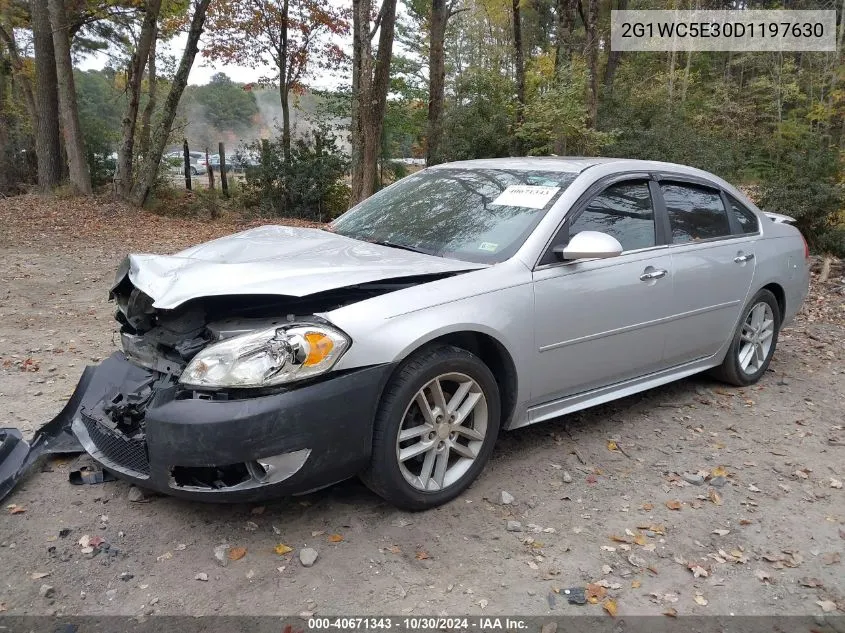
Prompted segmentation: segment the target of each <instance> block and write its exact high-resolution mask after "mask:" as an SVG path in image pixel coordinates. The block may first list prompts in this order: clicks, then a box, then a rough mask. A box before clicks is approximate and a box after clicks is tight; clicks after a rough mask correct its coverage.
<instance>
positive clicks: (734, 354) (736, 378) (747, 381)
mask: <svg viewBox="0 0 845 633" xmlns="http://www.w3.org/2000/svg"><path fill="white" fill-rule="evenodd" d="M760 303H766V304H768V306H769V308H771V310H772V315H773V317H774V333H773V334H772V344H771V346H770V347H769V351H768V353H767V354H766V357H765V360H764V361H763V364H762V365H761V366H760V367H759V368H758V369H757V370H756V371H755V372H753V373H747V372H745V371H744V370H743V369H742V367H741V365H740V362H739V350H740V345H741V343H742V341H741V340H740V339H741V335H742V329H743V326H744V325H745V322H746V319H748V315H749V314H750V313H751V310H752V309H753V308H754V306H756V305H758V304H760ZM781 318H782V317H781V314H780V306H779V305H778V301H777V299H776V298H775V296H774V295H773V294H772V293H771V292H769V291H768V290H761V291H760V292H758V293H757V294H756V295H754V297H753V298H752V299H751V301H749V302H748V303H747V304H746V306H745V308H744V309H743V311H742V318H740V320H739V324H738V325H737V327H736V331H735V332H734V335H733V338H732V339H731V345H730V347H729V348H728V353H727V354H726V355H725V360H724V361H722V364H721V365H719V366H718V367H716V368H714V369H713V370H711V372H710V373H711V375H712V376H713V377H714V378H716V379H717V380H721V381H722V382H726V383H728V384H730V385H735V386H737V387H747V386H748V385H753V384H754V383H756V382H757V381H758V380H760V378H761V377H762V376H763V374H765V373H766V370H767V369H768V368H769V363H770V362H771V360H772V356H773V355H774V353H775V348H776V347H777V342H778V334H779V333H780V323H781Z"/></svg>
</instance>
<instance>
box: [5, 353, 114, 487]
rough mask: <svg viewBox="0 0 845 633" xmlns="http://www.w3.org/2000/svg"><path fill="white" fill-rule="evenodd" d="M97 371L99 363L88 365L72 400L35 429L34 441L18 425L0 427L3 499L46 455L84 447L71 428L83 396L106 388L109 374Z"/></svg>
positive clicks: (79, 451)
mask: <svg viewBox="0 0 845 633" xmlns="http://www.w3.org/2000/svg"><path fill="white" fill-rule="evenodd" d="M95 373H97V372H96V368H95V367H86V368H85V371H84V372H82V377H81V378H80V379H79V383H77V385H76V389H75V390H74V392H73V395H72V396H71V397H70V400H68V401H67V404H65V406H64V407H63V408H62V410H61V411H60V412H59V415H57V416H56V417H55V418H53V419H52V420H50V421H49V422H47V424H45V425H44V426H42V427H41V428H40V429H38V430H37V431H36V432H35V435H34V436H33V438H32V442H26V441H25V440H24V439H23V436H22V435H21V432H20V431H19V430H18V429H14V428H0V500H2V499H3V498H4V497H5V496H6V495H7V494H9V493H10V492H11V491H12V489H13V488H14V487H15V485H16V484H17V482H18V481H20V480H21V479H22V478H23V476H24V475H25V474H26V473H27V471H29V470H30V469H31V468H32V467H33V466H34V465H35V464H36V463H37V462H38V460H39V458H40V457H41V456H42V455H50V454H56V453H81V452H82V451H83V449H82V446H81V445H80V444H79V442H78V441H77V439H76V436H75V435H74V434H73V432H72V431H71V423H72V422H73V418H74V417H75V416H76V415H77V413H78V412H79V409H80V407H81V406H82V400H83V396H84V395H85V394H86V393H89V392H97V391H99V390H101V389H103V388H104V385H103V382H102V381H103V380H104V379H105V375H100V376H99V380H95V376H94V375H95Z"/></svg>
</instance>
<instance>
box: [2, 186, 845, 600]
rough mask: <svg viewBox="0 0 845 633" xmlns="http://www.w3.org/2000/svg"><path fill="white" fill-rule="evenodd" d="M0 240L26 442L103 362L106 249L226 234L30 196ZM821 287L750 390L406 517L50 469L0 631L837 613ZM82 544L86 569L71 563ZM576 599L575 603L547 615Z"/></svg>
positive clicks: (177, 244)
mask: <svg viewBox="0 0 845 633" xmlns="http://www.w3.org/2000/svg"><path fill="white" fill-rule="evenodd" d="M0 222H2V225H3V227H4V231H3V234H2V235H0V412H2V416H3V417H2V424H3V425H6V426H17V427H20V428H22V429H23V430H24V431H25V433H26V434H27V435H29V434H31V433H32V432H33V431H34V430H35V429H36V428H38V427H39V426H40V425H41V424H42V423H44V422H45V421H47V420H48V419H50V418H51V417H52V416H54V415H55V414H56V413H57V412H58V411H59V409H60V408H61V407H62V405H63V404H64V403H65V401H66V399H67V398H68V396H69V395H70V393H71V392H72V391H73V388H74V386H75V384H76V381H77V380H78V378H79V376H80V374H81V372H82V369H83V367H84V366H85V365H86V364H89V363H92V362H96V361H98V360H100V359H101V358H103V357H105V356H107V355H109V354H110V353H111V352H112V351H113V349H114V347H115V344H114V340H113V332H114V322H113V320H112V313H113V306H111V305H110V304H109V303H108V302H107V301H106V294H107V290H108V287H109V285H110V282H111V280H112V275H113V271H114V268H115V266H116V264H117V263H118V261H119V260H120V258H121V257H122V256H123V255H124V254H125V253H126V252H127V251H151V252H168V251H173V250H176V249H178V248H181V247H182V246H185V245H187V244H191V243H196V242H198V241H202V240H205V239H209V238H211V237H213V236H216V235H221V234H225V233H228V232H231V231H233V230H236V229H237V228H238V227H239V226H240V225H241V224H240V223H239V222H237V221H235V220H232V219H223V220H221V221H219V222H216V223H214V224H208V223H205V222H202V221H201V220H172V219H168V218H162V217H158V216H154V215H149V214H137V213H132V212H130V211H128V210H126V209H124V208H122V207H120V206H119V205H115V204H112V203H109V202H107V201H103V200H100V201H96V200H95V201H93V202H92V201H90V200H83V201H79V200H74V201H68V200H64V201H62V200H59V201H53V200H39V199H38V198H35V197H24V198H15V199H9V200H0ZM841 283H842V282H841V280H839V281H837V282H834V283H833V284H830V285H828V286H826V287H825V288H815V289H814V293H813V295H812V298H811V301H810V302H809V304H808V306H807V308H806V309H805V311H804V312H803V313H802V315H801V316H800V317H799V319H798V320H797V322H796V323H795V324H794V325H793V326H792V327H790V328H788V329H786V330H785V331H784V332H783V333H782V335H781V339H780V343H779V346H778V352H777V353H776V355H775V358H774V361H773V362H772V365H771V368H770V371H769V373H768V374H767V375H766V376H765V377H764V378H763V380H761V381H760V383H759V384H758V385H757V386H755V387H752V388H748V389H736V388H731V387H726V386H723V385H719V384H718V383H715V382H712V381H711V380H709V379H707V378H705V377H694V378H691V379H688V380H684V381H681V382H678V383H675V384H672V385H669V386H666V387H662V388H659V389H654V390H652V391H649V392H647V393H644V394H640V395H637V396H633V397H630V398H626V399H624V400H620V401H617V402H615V403H611V404H608V405H605V406H601V407H598V408H594V409H591V410H589V411H585V412H582V413H579V414H575V415H571V416H567V417H565V418H561V419H558V420H555V421H552V422H550V423H546V424H541V425H537V426H533V427H530V428H526V429H522V430H519V431H515V432H511V433H505V434H503V435H502V437H501V438H500V439H499V441H498V444H497V446H496V451H495V453H494V456H493V459H492V461H491V463H490V464H489V465H488V467H487V469H486V470H485V472H484V473H483V474H482V476H481V477H480V478H479V480H478V481H477V482H476V483H475V484H474V485H473V486H472V487H471V488H470V489H469V490H468V491H467V492H466V493H465V494H464V495H462V496H461V497H460V498H458V499H457V500H456V501H454V502H452V503H450V504H448V505H446V506H445V507H441V508H438V509H436V510H432V511H429V512H426V513H419V514H410V513H405V512H400V511H397V510H395V509H394V508H392V507H390V506H388V505H386V504H385V503H383V502H382V501H381V500H380V499H379V498H377V497H376V496H375V495H373V494H371V493H370V492H369V491H367V490H366V489H365V488H364V487H363V486H362V485H361V484H360V483H358V482H357V481H348V482H345V483H343V484H339V485H337V486H334V487H332V488H330V489H328V490H324V491H321V492H319V493H316V494H312V495H308V496H305V497H298V498H294V499H286V500H280V501H278V502H275V503H269V504H266V505H264V506H250V505H229V506H215V505H203V504H198V503H189V502H185V501H181V500H176V499H171V498H167V497H162V496H154V497H146V498H144V499H143V501H141V502H133V501H130V487H129V485H128V484H126V483H124V482H119V481H118V482H110V483H106V484H101V485H91V486H72V485H70V484H69V483H68V472H69V466H70V462H71V460H70V459H67V458H62V459H53V460H51V461H49V462H46V463H45V465H44V467H43V469H42V470H41V471H40V472H34V473H33V474H32V475H30V476H29V477H28V478H27V479H26V480H25V481H23V482H22V483H21V484H20V485H19V486H18V488H17V489H16V490H15V491H14V492H13V493H12V494H11V495H10V496H9V497H7V499H6V500H5V501H4V504H3V507H2V508H0V510H1V511H2V513H1V514H0V569H2V570H3V573H2V579H0V611H6V612H7V614H91V615H98V614H125V615H139V614H153V613H155V614H300V613H305V612H310V613H315V614H318V615H319V614H333V613H334V614H337V613H340V614H355V615H362V614H387V613H389V614H428V615H431V614H449V615H465V614H513V613H518V614H526V615H527V614H555V615H564V614H590V615H601V614H603V613H605V612H609V611H613V610H615V611H617V612H618V614H619V615H620V616H622V615H631V614H652V615H659V614H663V613H665V614H669V615H673V614H678V615H684V614H698V615H717V614H718V615H727V614H736V615H761V614H774V615H799V614H801V615H822V614H824V613H826V612H827V613H829V614H830V615H831V616H832V615H835V614H838V615H842V612H843V611H845V581H844V580H843V579H845V573H843V569H845V568H844V567H843V563H842V558H843V556H845V553H843V550H844V549H845V490H843V489H842V480H843V479H845V429H844V428H843V414H842V411H843V402H845V380H843V378H845V365H843V362H842V361H843V358H845V295H843V294H842V291H841V287H840V286H839V285H838V284H841ZM685 474H686V479H689V481H690V482H693V483H690V482H688V481H686V479H685V477H684V475H685ZM697 475H702V476H705V477H706V479H707V481H705V482H704V483H699V482H698V479H699V477H698V476H697ZM720 484H721V485H720ZM502 491H507V492H508V493H509V494H510V495H512V496H513V501H512V502H511V503H510V504H505V505H503V504H501V503H500V501H501V497H502V494H501V493H502ZM509 521H516V522H519V524H520V529H521V531H508V529H507V527H508V522H509ZM511 527H512V528H514V527H516V526H515V525H511ZM93 537H97V538H98V539H99V538H101V539H104V540H105V542H106V543H107V544H108V546H109V548H108V551H105V546H104V545H100V546H99V547H98V548H96V549H95V551H94V552H91V553H88V554H86V553H84V552H85V550H83V545H80V541H82V542H83V543H84V542H85V541H86V539H87V540H88V541H90V540H91V539H92V538H93ZM94 542H95V543H96V542H97V539H95V540H94ZM222 544H226V545H228V546H229V548H230V549H229V550H228V552H229V555H228V556H227V557H226V558H225V561H226V565H225V566H223V565H221V564H219V563H218V561H217V560H216V559H215V547H216V546H219V545H222ZM281 544H283V545H286V546H288V547H290V548H292V551H291V552H289V553H285V554H281V555H280V554H278V553H277V552H276V551H275V550H276V548H277V546H279V545H281ZM306 547H310V548H313V549H314V550H316V552H317V554H318V557H317V559H316V562H315V563H314V564H313V566H311V567H305V566H303V564H302V563H301V562H300V559H299V554H300V551H301V550H302V549H303V548H306ZM238 548H244V549H243V550H239V549H238ZM284 549H285V548H280V551H284ZM244 552H245V553H244ZM239 555H242V557H240V558H238V556H239ZM235 559H236V560H235ZM588 583H592V584H590V585H589V588H588V593H590V594H591V595H592V596H594V600H595V602H596V604H590V603H588V604H586V605H573V604H568V603H567V596H566V595H565V590H566V589H568V588H573V587H585V586H587V585H588ZM45 586H46V587H45Z"/></svg>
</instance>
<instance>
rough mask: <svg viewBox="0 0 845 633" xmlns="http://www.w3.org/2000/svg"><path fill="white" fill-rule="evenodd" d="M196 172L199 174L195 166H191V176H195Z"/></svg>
mask: <svg viewBox="0 0 845 633" xmlns="http://www.w3.org/2000/svg"><path fill="white" fill-rule="evenodd" d="M198 174H199V172H198V171H197V168H196V167H191V175H192V176H197V175H198Z"/></svg>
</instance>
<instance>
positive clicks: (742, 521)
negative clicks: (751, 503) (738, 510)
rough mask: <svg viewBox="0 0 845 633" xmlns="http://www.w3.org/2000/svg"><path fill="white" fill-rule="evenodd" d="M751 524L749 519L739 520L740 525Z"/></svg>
mask: <svg viewBox="0 0 845 633" xmlns="http://www.w3.org/2000/svg"><path fill="white" fill-rule="evenodd" d="M752 523H754V521H752V520H751V519H740V520H739V524H740V525H751V524H752Z"/></svg>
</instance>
